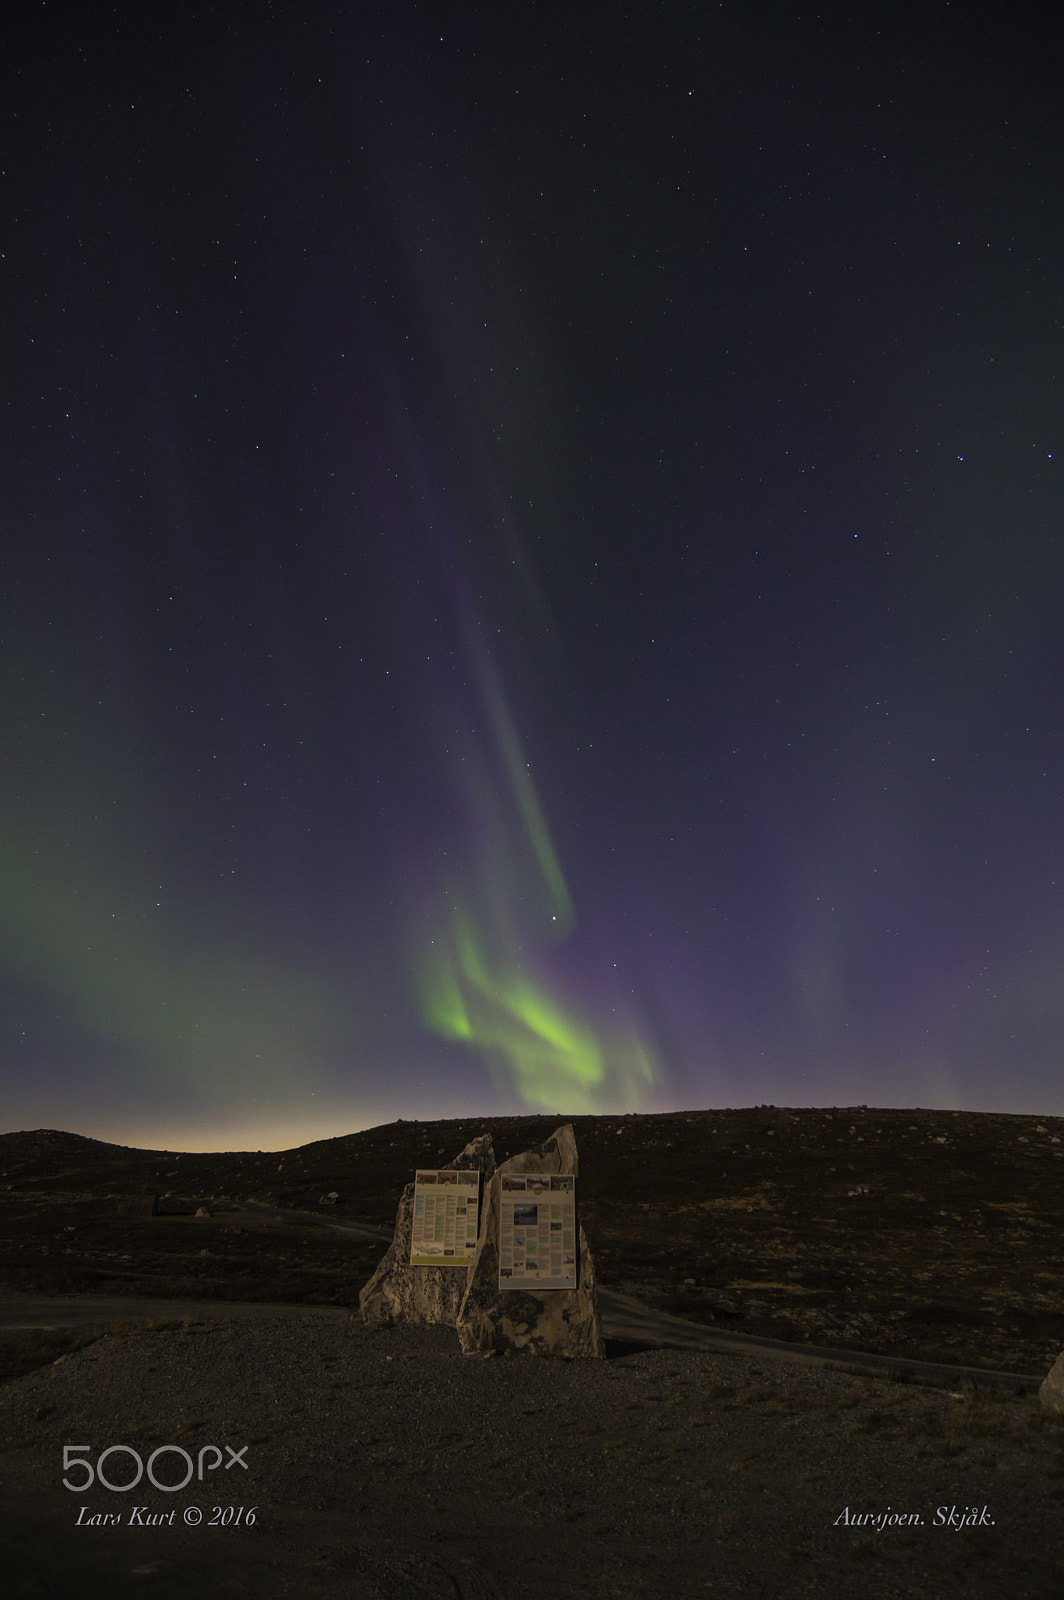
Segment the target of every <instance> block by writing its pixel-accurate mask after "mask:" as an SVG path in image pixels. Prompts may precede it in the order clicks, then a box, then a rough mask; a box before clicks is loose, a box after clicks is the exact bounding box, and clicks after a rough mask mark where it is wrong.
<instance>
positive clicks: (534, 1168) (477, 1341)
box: [363, 1123, 606, 1356]
mask: <svg viewBox="0 0 1064 1600" xmlns="http://www.w3.org/2000/svg"><path fill="white" fill-rule="evenodd" d="M578 1166H579V1162H578V1157H577V1151H576V1136H575V1134H574V1133H573V1129H572V1125H571V1124H569V1123H567V1124H566V1125H565V1126H564V1127H561V1128H557V1129H556V1130H555V1131H554V1133H553V1134H551V1136H550V1138H549V1139H547V1140H546V1142H545V1143H544V1144H541V1145H537V1146H536V1147H535V1149H533V1150H525V1151H523V1152H522V1153H521V1154H520V1155H517V1156H513V1157H511V1159H510V1160H509V1161H504V1162H503V1163H502V1165H501V1166H500V1167H499V1168H498V1170H497V1171H496V1172H495V1174H494V1176H493V1177H492V1179H491V1183H490V1185H489V1186H488V1190H487V1195H486V1198H485V1199H483V1200H482V1202H481V1206H482V1210H481V1221H480V1234H479V1237H478V1239H477V1250H476V1255H475V1256H474V1257H473V1265H472V1267H471V1268H470V1271H469V1285H468V1288H467V1289H466V1292H465V1295H464V1297H463V1299H462V1303H461V1306H460V1307H459V1309H458V1314H457V1319H456V1326H457V1328H458V1337H459V1340H460V1341H461V1345H462V1350H463V1353H464V1354H465V1355H477V1354H481V1353H485V1352H488V1351H492V1350H523V1351H528V1352H530V1353H532V1354H535V1355H560V1356H604V1355H605V1354H606V1341H605V1339H604V1338H603V1334H602V1323H601V1321H600V1319H599V1312H598V1297H597V1295H596V1293H595V1268H594V1265H593V1263H592V1260H591V1251H590V1250H589V1249H588V1243H587V1239H586V1237H585V1235H584V1230H583V1228H581V1229H580V1232H579V1246H578V1263H577V1279H576V1288H575V1289H543V1290H525V1289H500V1288H499V1220H500V1216H501V1175H502V1174H503V1173H508V1172H513V1173H532V1174H547V1173H549V1174H552V1175H553V1174H555V1173H569V1174H571V1175H572V1177H573V1178H576V1177H577V1175H578ZM363 1292H365V1291H363Z"/></svg>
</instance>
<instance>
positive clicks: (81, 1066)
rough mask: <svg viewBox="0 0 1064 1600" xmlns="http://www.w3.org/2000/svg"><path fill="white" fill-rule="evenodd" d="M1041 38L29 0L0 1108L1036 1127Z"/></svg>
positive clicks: (7, 470) (965, 19) (1055, 517)
mask: <svg viewBox="0 0 1064 1600" xmlns="http://www.w3.org/2000/svg"><path fill="white" fill-rule="evenodd" d="M1044 24H1045V13H1044V11H1043V10H1042V9H1041V8H1039V9H1036V8H1033V7H1026V6H1022V5H1021V6H1020V7H1019V8H1018V9H1017V8H1016V7H1014V6H1010V7H1009V8H1004V7H995V6H987V7H984V8H982V9H981V10H979V11H978V13H976V12H975V11H971V10H966V11H965V12H964V14H963V15H961V14H959V13H958V12H957V11H956V8H950V7H939V6H934V5H932V6H921V7H912V8H904V7H903V8H901V9H900V10H899V9H896V10H893V11H891V12H890V13H889V15H888V14H887V13H883V14H882V15H878V14H877V15H876V16H875V17H873V16H872V14H871V13H869V14H867V15H865V14H862V15H856V16H855V15H851V14H849V13H846V14H844V13H842V12H839V13H838V14H837V15H836V14H835V13H834V12H830V11H828V12H825V11H824V10H823V8H821V10H820V11H816V12H814V11H805V10H804V9H803V8H801V7H799V8H797V9H796V8H795V7H794V6H791V5H786V6H784V5H757V4H755V5H753V6H743V7H729V6H721V7H719V8H714V9H707V8H706V7H704V6H685V5H681V4H677V5H675V6H669V7H666V8H664V9H661V8H656V9H654V10H653V12H651V11H646V12H645V13H642V14H639V13H637V14H635V15H633V16H626V17H620V16H619V17H618V18H617V19H616V21H615V22H614V23H613V24H612V25H611V27H610V28H609V29H607V30H602V29H601V28H600V27H599V26H598V25H597V24H596V23H595V22H594V20H593V18H592V15H591V12H590V10H589V9H584V8H577V9H576V11H575V12H574V11H573V9H572V8H568V9H566V8H562V7H556V6H533V7H531V8H527V7H526V8H525V9H524V10H523V11H522V12H521V14H520V16H519V17H518V16H510V15H506V14H498V13H496V12H479V11H477V9H476V8H472V9H471V8H469V7H456V8H446V7H445V8H443V9H442V11H441V10H440V9H439V8H433V9H431V12H430V11H427V10H425V9H424V8H422V7H418V6H414V5H399V6H398V7H396V6H394V5H391V6H388V7H386V8H385V7H381V8H374V7H373V6H369V7H361V6H360V7H358V8H354V9H353V10H351V11H349V12H344V11H342V10H340V11H336V12H335V13H333V12H332V11H330V10H327V9H326V8H312V9H311V10H309V11H308V10H306V9H305V8H304V9H299V8H294V7H290V6H286V5H284V4H281V5H276V6H273V7H271V8H269V10H268V11H263V10H262V9H260V8H257V7H237V6H232V7H225V6H222V7H212V8H210V9H208V10H204V11H202V12H201V11H198V10H197V9H196V8H194V7H193V8H183V9H181V10H180V11H177V10H174V11H167V10H165V9H164V11H162V12H156V11H154V10H153V11H151V12H150V14H149V13H148V12H142V11H141V10H139V9H137V8H123V7H119V8H118V10H112V11H108V12H107V13H106V14H104V13H99V12H96V11H93V10H91V9H90V10H88V11H86V10H85V9H84V8H79V7H73V6H69V5H64V4H59V5H54V6H51V5H50V6H49V7H47V8H39V7H29V6H21V7H16V8H15V10H14V12H12V13H11V14H10V15H9V16H8V17H7V18H6V20H5V22H4V23H3V24H2V28H3V32H4V36H5V38H4V45H5V47H4V51H3V59H4V62H5V66H4V68H3V72H4V77H5V80H6V82H5V91H4V97H3V104H4V106H5V111H4V116H5V126H6V141H5V144H6V156H5V163H4V165H5V168H6V171H5V177H4V216H5V227H4V237H3V256H2V260H0V282H2V287H3V295H2V304H3V307H4V312H3V328H4V347H3V356H4V359H3V367H2V370H3V373H4V400H5V417H6V426H5V429H4V441H3V454H2V458H0V460H2V469H3V484H4V500H3V504H4V525H5V529H6V536H5V560H4V568H3V574H2V579H0V582H2V593H3V599H2V607H0V674H2V676H0V685H2V699H0V750H2V755H3V762H4V783H3V787H2V790H0V1052H2V1054H0V1060H2V1062H3V1069H4V1070H3V1084H4V1088H3V1116H2V1121H3V1125H4V1126H5V1127H7V1128H17V1127H23V1126H30V1127H36V1126H42V1125H44V1126H52V1127H61V1128H68V1129H71V1130H72V1131H75V1132H80V1133H87V1134H93V1135H95V1136H97V1137H102V1138H109V1139H115V1140H118V1141H120V1142H125V1143H137V1144H144V1145H154V1146H163V1147H168V1148H209V1147H214V1148H217V1147H218V1146H220V1145H228V1146H244V1147H248V1146H250V1147H259V1146H262V1147H274V1146H280V1145H285V1146H290V1145H293V1144H295V1143H298V1142H301V1141H302V1140H305V1139H309V1138H314V1137H324V1136H328V1135H331V1134H335V1133H340V1132H346V1131H349V1130H350V1129H352V1128H357V1127H361V1126H365V1125H368V1124H371V1123H374V1122H381V1121H386V1120H389V1119H390V1118H392V1117H395V1116H406V1117H438V1116H448V1115H454V1116H458V1115H466V1114H470V1113H475V1112H483V1113H488V1112H493V1111H495V1112H498V1111H516V1110H518V1109H523V1108H526V1107H527V1108H531V1109H537V1110H539V1109H542V1110H546V1111H550V1112H554V1111H557V1112H561V1113H564V1112H575V1111H596V1110H603V1111H613V1110H622V1109H648V1110H649V1109H659V1110H663V1109H668V1108H672V1107H683V1106H709V1105H726V1104H730V1105H742V1104H757V1103H761V1102H773V1103H777V1104H791V1105H817V1104H839V1105H843V1104H853V1103H869V1104H877V1105H883V1106H887V1105H924V1106H954V1107H964V1108H966V1109H972V1110H990V1109H994V1110H1005V1111H1017V1112H1020V1111H1030V1112H1041V1113H1046V1114H1050V1113H1058V1114H1059V1113H1060V1112H1061V1111H1062V1110H1064V1098H1062V1090H1061V1087H1060V1083H1061V1074H1060V1070H1059V1063H1060V1057H1061V1042H1062V1039H1064V985H1062V982H1061V974H1062V971H1064V965H1062V963H1064V859H1062V844H1061V838H1062V822H1061V816H1062V790H1064V713H1062V706H1061V687H1060V686H1061V683H1062V682H1064V624H1062V620H1061V619H1062V617H1064V606H1062V599H1064V518H1062V509H1064V496H1062V488H1061V474H1060V464H1061V461H1062V459H1064V455H1062V453H1061V452H1062V449H1064V444H1062V438H1061V425H1062V415H1064V410H1062V400H1064V395H1062V384H1064V325H1062V322H1061V318H1060V311H1059V285H1060V282H1061V278H1062V270H1064V222H1062V219H1061V213H1060V207H1059V204H1058V202H1057V198H1056V191H1057V187H1058V178H1057V168H1058V166H1059V160H1058V153H1059V148H1060V133H1061V111H1060V104H1059V91H1058V87H1057V85H1056V82H1055V80H1054V75H1053V71H1052V68H1051V65H1050V63H1051V60H1052V56H1053V52H1051V51H1049V50H1047V49H1046V47H1045V38H1044ZM945 63H948V70H944V64H945Z"/></svg>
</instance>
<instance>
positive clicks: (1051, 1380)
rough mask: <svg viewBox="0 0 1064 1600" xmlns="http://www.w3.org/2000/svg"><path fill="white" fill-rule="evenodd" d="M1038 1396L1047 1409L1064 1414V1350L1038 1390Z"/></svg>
mask: <svg viewBox="0 0 1064 1600" xmlns="http://www.w3.org/2000/svg"><path fill="white" fill-rule="evenodd" d="M1038 1398H1039V1400H1040V1401H1041V1403H1042V1405H1043V1406H1045V1408H1046V1410H1047V1411H1056V1412H1057V1413H1058V1414H1059V1415H1061V1416H1064V1350H1062V1351H1061V1352H1060V1355H1059V1356H1058V1357H1057V1359H1056V1360H1055V1361H1054V1363H1053V1365H1052V1366H1051V1367H1050V1369H1049V1373H1048V1376H1047V1377H1046V1379H1045V1381H1044V1382H1043V1384H1042V1387H1041V1388H1040V1389H1039V1391H1038Z"/></svg>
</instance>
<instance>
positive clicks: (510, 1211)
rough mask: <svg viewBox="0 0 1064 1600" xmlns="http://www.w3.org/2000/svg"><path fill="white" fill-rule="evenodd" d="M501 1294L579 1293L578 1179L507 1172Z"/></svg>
mask: <svg viewBox="0 0 1064 1600" xmlns="http://www.w3.org/2000/svg"><path fill="white" fill-rule="evenodd" d="M501 1185H502V1188H501V1195H500V1202H501V1209H500V1214H499V1288H500V1289H575V1288H576V1179H575V1178H573V1177H570V1176H560V1175H559V1174H557V1173H555V1174H554V1175H553V1176H550V1177H541V1176H536V1175H533V1174H531V1173H524V1172H521V1173H517V1172H504V1173H503V1174H502V1177H501Z"/></svg>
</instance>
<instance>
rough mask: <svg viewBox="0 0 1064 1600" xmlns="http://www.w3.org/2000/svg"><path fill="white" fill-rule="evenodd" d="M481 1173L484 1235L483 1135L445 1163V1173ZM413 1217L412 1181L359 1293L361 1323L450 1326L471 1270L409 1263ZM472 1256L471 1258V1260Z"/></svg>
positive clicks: (491, 1165) (486, 1148) (490, 1155)
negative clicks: (389, 1237)
mask: <svg viewBox="0 0 1064 1600" xmlns="http://www.w3.org/2000/svg"><path fill="white" fill-rule="evenodd" d="M474 1168H476V1169H477V1170H478V1171H479V1172H480V1173H481V1199H480V1205H481V1213H480V1232H481V1235H482V1234H483V1215H484V1204H485V1191H486V1189H487V1186H488V1184H489V1182H490V1180H491V1178H492V1175H493V1174H494V1172H495V1152H494V1150H493V1149H492V1144H491V1135H490V1134H487V1133H483V1134H481V1135H480V1137H479V1138H477V1139H473V1140H471V1141H470V1143H469V1144H467V1145H466V1147H465V1149H464V1150H462V1151H460V1153H459V1154H458V1155H457V1156H455V1158H454V1160H453V1161H449V1162H448V1163H447V1165H446V1167H445V1168H444V1169H443V1170H444V1171H450V1170H457V1171H459V1172H469V1171H472V1170H473V1169H474ZM413 1221H414V1185H413V1184H412V1183H408V1184H407V1186H406V1188H405V1189H404V1190H403V1196H402V1199H401V1200H400V1201H399V1210H398V1211H397V1213H396V1217H395V1234H394V1236H393V1238H392V1242H391V1244H390V1245H389V1246H388V1249H387V1251H386V1252H385V1254H384V1256H383V1257H382V1258H381V1261H380V1265H379V1266H378V1267H377V1270H376V1272H375V1273H374V1274H373V1276H372V1278H370V1280H369V1282H368V1283H367V1284H365V1285H364V1287H363V1288H362V1290H361V1291H360V1293H359V1296H358V1305H359V1310H360V1311H361V1313H362V1318H363V1321H364V1322H366V1323H367V1324H368V1325H369V1326H370V1327H374V1328H382V1327H387V1326H388V1325H389V1324H390V1323H396V1322H408V1323H409V1322H414V1323H436V1322H440V1323H443V1324H444V1325H445V1326H446V1327H449V1328H453V1327H454V1325H455V1321H456V1319H457V1316H458V1308H459V1306H460V1305H461V1303H462V1299H463V1297H464V1295H465V1292H466V1289H467V1287H468V1285H469V1281H470V1277H471V1272H472V1268H471V1266H465V1267H412V1266H411V1265H410V1235H411V1232H412V1229H413ZM475 1259H476V1258H475V1257H474V1260H475Z"/></svg>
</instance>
